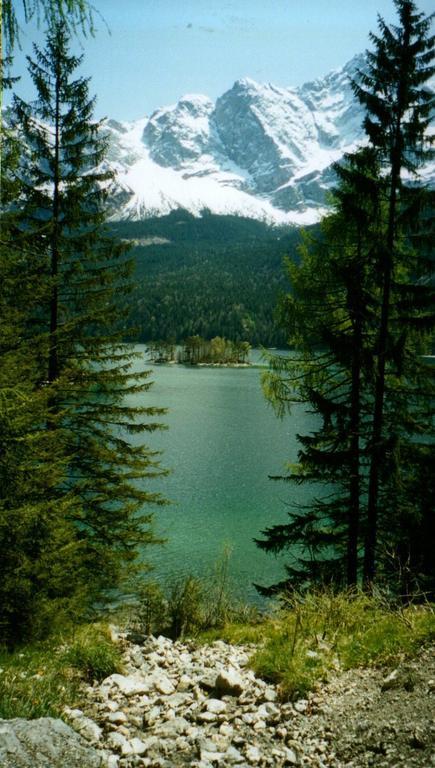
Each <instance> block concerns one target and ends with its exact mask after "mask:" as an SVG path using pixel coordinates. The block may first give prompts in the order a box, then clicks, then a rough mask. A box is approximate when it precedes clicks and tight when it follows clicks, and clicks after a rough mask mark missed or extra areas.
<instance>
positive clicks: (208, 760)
mask: <svg viewBox="0 0 435 768" xmlns="http://www.w3.org/2000/svg"><path fill="white" fill-rule="evenodd" d="M225 757H226V755H225V753H224V752H207V750H205V749H203V750H201V763H204V764H205V765H207V764H211V765H219V763H221V764H222V763H223V762H224V760H225ZM224 764H225V763H224Z"/></svg>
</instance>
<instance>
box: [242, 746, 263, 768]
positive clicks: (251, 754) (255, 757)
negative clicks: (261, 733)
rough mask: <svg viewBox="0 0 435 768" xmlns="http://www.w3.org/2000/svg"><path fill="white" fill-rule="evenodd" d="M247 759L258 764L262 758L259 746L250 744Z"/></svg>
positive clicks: (247, 749)
mask: <svg viewBox="0 0 435 768" xmlns="http://www.w3.org/2000/svg"><path fill="white" fill-rule="evenodd" d="M246 759H247V761H248V762H249V763H253V764H254V765H256V764H257V763H259V762H260V760H261V752H260V750H259V749H258V747H255V746H254V745H253V744H250V745H249V746H248V747H247V748H246Z"/></svg>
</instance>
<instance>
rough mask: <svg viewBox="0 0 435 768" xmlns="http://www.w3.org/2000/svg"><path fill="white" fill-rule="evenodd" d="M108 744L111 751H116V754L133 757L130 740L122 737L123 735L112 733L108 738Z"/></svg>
mask: <svg viewBox="0 0 435 768" xmlns="http://www.w3.org/2000/svg"><path fill="white" fill-rule="evenodd" d="M107 744H108V746H109V747H110V749H114V750H115V751H116V752H120V753H121V755H124V756H126V755H132V754H133V747H132V746H131V743H130V742H129V740H128V739H126V738H125V736H123V735H122V733H118V732H114V733H110V734H109V736H108V738H107Z"/></svg>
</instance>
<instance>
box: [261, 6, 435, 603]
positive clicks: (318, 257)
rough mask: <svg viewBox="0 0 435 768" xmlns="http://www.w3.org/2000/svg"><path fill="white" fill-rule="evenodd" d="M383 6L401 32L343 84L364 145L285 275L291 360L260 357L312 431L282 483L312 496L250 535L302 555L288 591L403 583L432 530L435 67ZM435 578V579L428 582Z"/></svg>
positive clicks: (423, 35) (385, 35)
mask: <svg viewBox="0 0 435 768" xmlns="http://www.w3.org/2000/svg"><path fill="white" fill-rule="evenodd" d="M395 5H396V9H397V12H398V16H399V26H397V27H391V28H390V27H388V26H387V25H386V24H385V22H384V21H383V20H382V19H380V20H379V26H380V31H381V33H382V37H377V36H375V35H372V41H373V42H374V45H375V52H374V53H371V54H368V69H367V71H366V72H361V73H360V84H355V92H356V95H357V96H358V97H359V98H360V100H361V101H362V103H363V104H365V106H366V109H367V117H366V120H365V128H366V132H367V135H368V147H367V149H366V150H362V151H360V152H357V153H356V154H354V155H353V156H351V157H349V158H347V162H346V163H345V164H343V165H341V166H339V167H338V168H337V173H338V179H339V185H338V188H337V190H336V203H335V213H334V214H332V216H330V217H327V218H326V220H325V221H324V223H323V239H322V240H321V241H320V243H315V244H308V245H306V246H305V247H304V248H303V249H302V254H301V255H302V262H301V266H300V267H289V272H290V279H291V282H292V285H293V288H294V290H295V292H296V295H295V298H288V299H287V301H286V302H285V305H284V311H286V314H285V324H286V327H287V329H288V331H289V335H290V340H291V341H292V342H293V343H294V344H295V345H296V348H297V350H299V351H298V352H297V354H296V357H295V358H293V359H290V360H279V359H275V360H272V368H274V371H273V372H272V374H271V375H270V376H269V378H268V380H267V382H266V391H267V394H268V395H269V397H270V398H271V399H272V401H275V403H276V404H277V406H278V409H281V410H282V409H283V408H285V407H286V405H287V404H288V402H289V401H291V400H292V399H294V398H295V397H296V398H298V399H299V400H302V401H303V402H307V403H309V404H310V406H311V407H312V409H313V410H314V411H315V413H317V414H318V415H319V418H320V426H319V429H318V430H317V431H316V432H315V433H313V434H311V435H305V436H301V437H300V438H299V439H300V443H301V451H300V453H299V463H298V465H297V466H296V467H292V468H291V471H290V474H289V477H288V478H287V479H289V480H291V481H292V482H299V483H300V482H307V481H309V482H313V481H315V482H316V483H318V484H320V487H321V488H322V489H323V496H321V497H320V498H318V497H317V496H316V497H315V499H314V501H313V502H312V504H310V505H309V507H308V509H305V510H294V511H292V513H291V515H290V517H291V520H290V523H289V524H288V525H281V526H272V527H269V528H268V529H266V530H265V531H264V532H263V534H264V536H265V538H264V539H260V540H259V541H257V543H258V544H259V546H261V547H262V548H263V549H265V550H267V551H272V552H278V551H282V550H283V549H286V548H288V547H290V546H291V545H294V544H296V543H297V544H298V545H299V547H300V548H301V549H302V551H301V550H300V552H299V556H297V557H296V560H297V562H298V563H299V567H298V568H296V569H295V568H292V567H289V569H288V572H289V581H288V585H290V586H291V585H292V584H293V585H296V584H297V583H299V584H301V583H302V584H306V583H307V582H308V581H309V580H310V579H311V580H312V579H317V580H319V581H331V582H333V583H335V584H343V583H347V584H349V585H352V584H355V583H357V581H358V580H359V578H362V580H363V581H364V583H365V584H366V585H371V583H372V582H373V580H374V577H375V574H376V568H377V567H378V568H379V566H380V565H381V566H382V571H383V574H384V575H386V574H387V572H388V570H389V569H390V568H391V565H392V564H393V563H394V566H393V567H394V569H395V574H394V577H395V581H396V584H397V582H399V589H401V588H402V589H407V588H409V587H410V585H411V583H413V584H414V586H415V585H416V583H418V582H419V580H420V582H421V576H423V575H424V574H421V567H423V568H427V567H428V564H427V560H426V563H425V565H422V563H423V560H424V557H423V558H422V556H421V552H420V555H419V556H418V555H417V553H415V555H414V551H415V550H418V549H419V547H418V545H417V541H418V540H419V537H420V536H421V535H422V532H423V530H426V531H428V530H429V529H430V523H429V520H430V512H429V510H428V504H430V502H428V501H427V500H424V499H423V497H422V496H420V493H421V492H422V487H426V486H424V485H423V486H422V485H419V484H418V480H417V478H418V477H420V476H421V472H422V471H423V473H424V469H423V467H424V466H426V468H427V464H426V462H427V461H428V448H427V441H428V440H430V437H431V435H432V424H433V412H432V408H431V398H433V383H432V382H433V376H432V371H431V369H430V367H429V366H428V365H427V364H426V363H425V361H424V359H423V358H422V355H423V354H424V352H427V351H428V350H429V349H430V342H429V340H428V334H429V333H430V330H431V327H432V328H433V287H432V286H431V283H430V278H429V275H430V269H431V266H433V262H432V265H431V252H430V239H429V237H430V232H429V229H430V225H429V221H430V215H429V211H430V204H431V202H430V199H428V198H430V195H429V193H428V192H427V191H425V190H424V189H422V188H421V187H420V186H419V185H418V168H419V166H420V164H421V163H422V162H423V161H424V160H425V159H427V158H428V156H429V153H430V148H429V144H430V140H429V138H428V135H427V128H428V124H429V116H430V110H431V106H432V105H433V97H431V95H430V93H429V91H427V90H426V89H425V83H426V81H427V80H428V78H429V77H430V76H431V75H432V74H433V73H434V71H435V69H434V67H433V65H432V63H433V60H434V38H433V37H432V36H431V35H430V20H429V19H427V18H425V17H424V16H423V14H419V13H417V12H416V8H415V5H414V3H413V2H410V0H396V2H395ZM405 172H406V174H407V176H405ZM432 204H433V202H432ZM432 258H433V257H432ZM325 294H326V296H325ZM432 402H433V399H432ZM412 486H414V501H413V502H412V503H411V500H410V496H409V492H410V488H411V487H412ZM417 510H419V511H417ZM411 519H412V520H413V525H414V526H415V533H414V534H412V535H410V528H411V525H410V521H411ZM404 530H407V532H408V534H409V537H408V539H407V543H405V540H406V535H405V536H404V535H403V532H404ZM431 530H432V531H433V528H432V529H431ZM381 550H382V551H381ZM417 562H418V563H419V564H420V565H417ZM412 563H413V565H412ZM409 569H413V573H412V574H411V573H408V575H407V577H406V578H405V577H404V576H403V574H404V573H405V572H406V571H409ZM427 575H428V574H427V571H426V576H427ZM433 576H434V574H433V569H432V577H431V578H432V587H433V586H434V585H435V583H434V579H433ZM400 582H401V583H400ZM426 583H427V582H426ZM276 586H283V585H274V587H273V588H272V589H276ZM266 591H267V590H266Z"/></svg>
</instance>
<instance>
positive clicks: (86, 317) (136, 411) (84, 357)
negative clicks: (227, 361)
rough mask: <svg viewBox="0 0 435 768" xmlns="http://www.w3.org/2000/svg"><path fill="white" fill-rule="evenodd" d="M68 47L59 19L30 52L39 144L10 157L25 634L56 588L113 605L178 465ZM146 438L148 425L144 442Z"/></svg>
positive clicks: (28, 137) (22, 110)
mask: <svg viewBox="0 0 435 768" xmlns="http://www.w3.org/2000/svg"><path fill="white" fill-rule="evenodd" d="M68 45H69V33H68V30H67V26H66V24H65V22H64V21H63V20H62V19H58V20H57V21H56V23H55V24H54V25H53V26H52V27H51V29H50V30H49V32H48V35H47V44H46V48H45V50H43V51H42V50H40V49H38V48H37V47H36V46H35V48H34V54H35V55H34V58H33V59H29V69H30V74H31V77H32V79H33V82H34V84H35V87H36V91H37V100H36V102H35V103H33V104H32V105H28V104H26V103H24V102H23V101H22V100H20V99H16V100H15V110H14V112H15V120H14V122H15V124H14V129H15V132H16V133H18V134H19V135H20V136H21V138H23V139H24V140H25V141H24V147H25V148H26V150H25V151H24V152H22V153H21V155H20V156H19V157H18V156H17V155H16V154H15V158H14V163H13V164H12V165H11V164H9V176H10V178H11V181H10V184H15V189H14V194H13V195H10V196H9V201H6V202H8V210H9V215H8V221H9V224H8V226H7V227H6V228H4V229H3V234H2V237H5V238H6V241H5V242H3V246H4V248H3V251H2V268H3V270H4V271H5V274H6V276H7V278H8V279H7V281H6V282H5V283H4V285H3V288H4V293H3V294H2V300H3V302H4V305H5V315H6V317H7V318H8V320H9V323H10V328H9V331H8V335H7V338H9V339H10V340H11V341H10V343H9V347H8V348H7V349H2V353H3V354H2V360H1V369H2V384H3V386H4V387H6V390H7V380H8V377H9V381H11V374H10V372H11V371H12V372H14V371H16V372H17V379H16V381H15V382H14V380H13V378H12V383H13V384H16V386H17V388H18V389H16V390H14V404H13V408H12V407H9V405H8V404H7V397H9V395H8V392H7V391H6V400H5V399H3V404H4V403H6V407H5V408H4V409H2V416H3V418H4V419H6V420H7V421H8V429H7V430H6V432H5V434H6V444H5V445H4V450H3V453H2V461H3V462H4V464H3V465H2V466H3V467H4V469H5V475H7V476H8V477H9V478H10V481H9V483H6V484H5V485H3V487H2V492H3V498H2V511H3V512H4V514H3V515H2V520H1V529H0V530H1V536H2V542H1V543H2V546H4V547H7V546H8V547H9V553H10V558H12V560H13V559H14V558H15V562H16V561H17V558H18V559H19V558H20V557H22V556H23V552H22V551H21V544H20V541H21V542H22V540H23V536H25V531H26V527H29V528H30V529H31V530H30V531H29V536H28V542H29V547H30V548H31V550H32V551H31V553H30V554H29V558H30V561H31V562H30V565H29V573H30V575H29V579H30V582H29V585H28V593H29V594H28V609H27V621H26V619H25V617H24V616H22V618H21V622H18V623H17V622H15V624H14V629H13V627H12V623H11V622H12V619H11V616H13V610H12V609H14V608H15V607H16V606H17V605H18V604H19V603H20V599H21V598H20V595H21V593H22V591H23V589H24V587H23V584H24V578H25V569H21V571H20V570H18V571H17V569H16V567H15V570H14V567H13V565H12V566H11V567H10V569H9V571H10V572H13V573H14V574H15V582H14V581H13V580H12V581H11V580H9V581H8V579H7V578H5V574H4V573H3V571H2V574H1V575H2V576H3V579H2V581H3V587H4V590H6V592H4V593H3V594H2V597H3V601H2V609H1V617H0V624H1V625H2V629H3V632H4V634H5V635H6V636H8V633H9V636H10V637H11V639H13V638H12V634H11V633H12V630H13V631H14V632H15V633H17V634H18V636H19V635H20V634H21V635H22V636H23V635H24V634H25V633H26V631H30V630H29V626H30V624H32V616H31V615H34V614H35V612H37V611H40V609H41V602H42V598H44V600H43V602H44V604H45V605H46V606H47V605H49V604H50V603H51V604H52V606H53V605H54V604H55V603H56V604H57V608H58V609H59V606H60V605H61V602H62V600H64V602H65V603H66V602H67V601H68V598H69V597H71V596H72V595H74V594H75V593H76V594H77V596H80V600H79V601H78V602H77V601H76V602H75V611H76V612H77V615H84V614H85V613H86V612H87V611H88V610H89V609H90V608H91V606H92V604H93V603H94V602H95V600H96V599H98V600H100V601H103V599H104V596H105V595H108V594H109V593H110V591H111V590H112V589H113V588H114V587H115V586H116V585H118V584H119V583H120V581H121V580H122V578H123V576H124V575H125V573H126V571H128V570H129V568H130V566H131V565H133V564H134V563H135V561H136V557H137V553H138V547H139V546H141V547H142V545H145V544H148V543H152V542H154V541H155V537H154V534H153V531H152V515H151V514H150V513H147V512H144V505H145V504H149V503H151V504H160V503H162V501H163V500H162V499H161V497H160V495H159V494H157V493H154V492H151V491H149V490H147V489H145V488H144V485H143V481H144V479H145V478H151V477H155V476H157V475H159V474H161V472H162V470H161V469H160V468H159V465H158V460H157V456H156V455H155V454H154V453H153V452H152V451H150V450H149V449H148V448H147V446H146V445H144V444H143V441H142V439H141V437H140V436H141V435H143V434H144V433H149V432H150V431H152V430H154V429H157V428H158V427H159V423H158V421H157V419H158V417H159V416H160V415H161V414H162V412H163V411H162V409H158V408H149V407H147V406H143V407H131V406H129V405H128V404H127V402H126V398H127V397H128V395H129V394H136V393H141V392H143V393H145V392H146V391H147V389H148V388H149V386H150V382H149V379H148V376H149V374H148V372H143V371H140V372H138V373H133V372H132V371H131V366H132V363H133V362H134V355H132V354H131V350H130V348H129V347H127V345H125V344H124V343H123V341H122V338H123V331H124V327H123V316H122V313H121V312H120V309H119V296H120V295H122V294H125V293H126V292H128V291H129V276H130V274H131V270H132V264H131V261H130V260H129V259H128V256H127V254H126V252H125V247H124V246H122V245H120V244H118V243H117V242H116V241H115V240H114V239H113V237H110V236H109V235H108V234H107V232H106V231H105V227H104V219H105V211H104V206H105V199H106V190H107V182H108V181H109V180H110V174H108V173H107V171H106V169H105V166H104V153H105V141H104V138H101V134H100V133H99V127H100V126H99V124H97V123H95V122H93V121H92V110H93V100H92V99H90V98H89V95H88V92H89V84H88V80H86V79H84V78H81V77H77V76H76V79H74V72H75V70H76V69H77V67H78V66H79V64H80V62H81V58H77V57H74V56H71V55H70V54H69V52H68ZM14 264H15V267H14ZM23 276H24V280H23ZM26 291H27V293H26ZM26 296H27V299H28V300H26V298H25V297H26ZM22 298H23V299H24V303H23V301H22ZM16 307H18V308H19V310H17V309H16ZM20 360H21V361H23V360H24V361H25V365H24V367H23V368H21V362H20ZM19 376H21V380H18V378H19ZM3 391H5V390H3ZM15 395H16V397H15ZM131 435H137V436H138V438H137V440H136V439H135V441H134V444H133V441H132V440H131V437H129V436H131ZM14 462H15V463H16V469H15V471H14V470H13V463H14ZM20 472H23V473H24V477H25V481H26V482H25V483H23V482H21V481H20V480H19V477H20ZM36 474H37V475H38V478H39V480H38V482H36V481H35V477H36ZM18 488H19V493H18V492H17V490H18ZM26 489H27V490H28V493H29V494H30V497H31V498H35V503H34V504H33V501H32V502H30V501H28V500H27V497H26V496H25V493H26ZM32 489H33V490H32ZM23 493H24V498H23V501H22V504H21V506H20V504H19V503H18V502H19V500H20V498H22V494H23ZM32 493H33V497H32ZM38 499H39V500H40V502H41V503H40V504H39V502H38ZM31 503H32V504H33V507H32V506H31ZM35 504H36V506H35ZM38 504H39V506H38ZM12 509H14V510H15V511H14V513H13V514H12ZM14 526H15V528H17V535H16V536H15V537H14V533H13V531H14ZM18 534H19V535H18ZM63 534H64V543H63V545H62V547H63V549H62V547H61V546H60V543H59V541H60V539H61V538H62V535H63ZM44 537H46V538H47V537H48V540H49V541H52V544H50V547H51V549H50V552H51V553H52V554H53V557H52V558H51V559H50V557H48V559H46V560H44V558H41V551H42V550H43V547H44V541H45V539H44ZM53 542H54V543H53ZM56 542H57V543H56ZM56 547H57V556H56ZM24 549H25V548H24ZM61 551H62V554H61ZM74 553H75V554H74ZM3 567H5V568H6V569H7V568H8V564H7V563H3V564H2V568H3ZM21 580H22V582H23V584H22V583H21Z"/></svg>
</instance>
